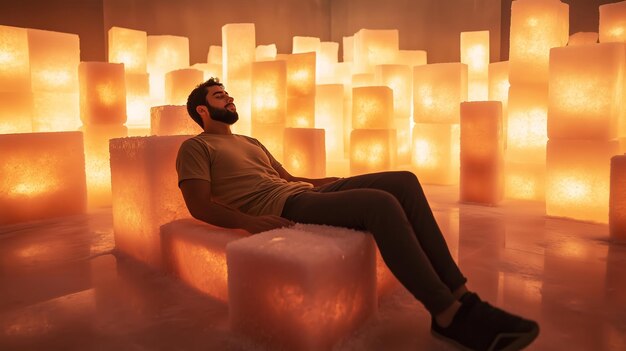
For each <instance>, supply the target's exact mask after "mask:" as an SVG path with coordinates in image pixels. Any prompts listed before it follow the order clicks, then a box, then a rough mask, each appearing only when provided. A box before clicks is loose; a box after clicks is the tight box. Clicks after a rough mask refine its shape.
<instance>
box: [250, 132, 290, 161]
mask: <svg viewBox="0 0 626 351" xmlns="http://www.w3.org/2000/svg"><path fill="white" fill-rule="evenodd" d="M284 129H285V124H284V123H276V124H265V123H263V124H261V123H254V124H252V134H251V135H252V137H253V138H256V139H258V140H259V141H260V142H261V143H262V144H263V145H264V146H265V148H266V149H267V151H269V152H270V153H271V154H272V156H274V158H275V159H276V160H277V161H278V162H281V163H282V162H283V140H284V137H285V133H284Z"/></svg>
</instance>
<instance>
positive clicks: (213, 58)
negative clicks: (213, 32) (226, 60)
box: [206, 45, 224, 66]
mask: <svg viewBox="0 0 626 351" xmlns="http://www.w3.org/2000/svg"><path fill="white" fill-rule="evenodd" d="M222 57H223V48H222V47H221V46H219V45H211V46H209V53H208V54H207V59H206V62H207V63H208V64H214V65H220V66H223V65H224V64H223V60H222Z"/></svg>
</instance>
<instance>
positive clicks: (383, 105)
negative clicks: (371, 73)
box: [352, 86, 394, 129]
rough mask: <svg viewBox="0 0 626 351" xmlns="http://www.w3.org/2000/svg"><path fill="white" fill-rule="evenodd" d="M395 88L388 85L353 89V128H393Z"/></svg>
mask: <svg viewBox="0 0 626 351" xmlns="http://www.w3.org/2000/svg"><path fill="white" fill-rule="evenodd" d="M393 107H394V104H393V90H391V88H389V87H386V86H374V87H361V88H353V89H352V128H354V129H390V128H393V116H394V114H393Z"/></svg>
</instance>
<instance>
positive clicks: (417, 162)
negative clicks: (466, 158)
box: [411, 123, 460, 185]
mask: <svg viewBox="0 0 626 351" xmlns="http://www.w3.org/2000/svg"><path fill="white" fill-rule="evenodd" d="M459 141H460V126H459V125H458V124H449V123H416V124H415V126H414V127H413V144H412V148H413V150H412V157H411V161H412V162H411V164H412V165H413V170H414V172H415V174H416V175H417V177H418V178H419V179H420V182H422V183H423V184H438V185H453V184H458V183H459V167H460V163H459V157H460V155H459V152H460V151H459V150H460V145H459Z"/></svg>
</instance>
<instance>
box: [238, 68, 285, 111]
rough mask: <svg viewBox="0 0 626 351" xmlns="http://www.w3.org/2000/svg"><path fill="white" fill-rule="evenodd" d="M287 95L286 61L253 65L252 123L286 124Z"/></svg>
mask: <svg viewBox="0 0 626 351" xmlns="http://www.w3.org/2000/svg"><path fill="white" fill-rule="evenodd" d="M286 93H287V65H286V63H285V62H284V61H266V62H254V63H252V123H285V113H286V108H287V101H286ZM235 102H237V101H235Z"/></svg>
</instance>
